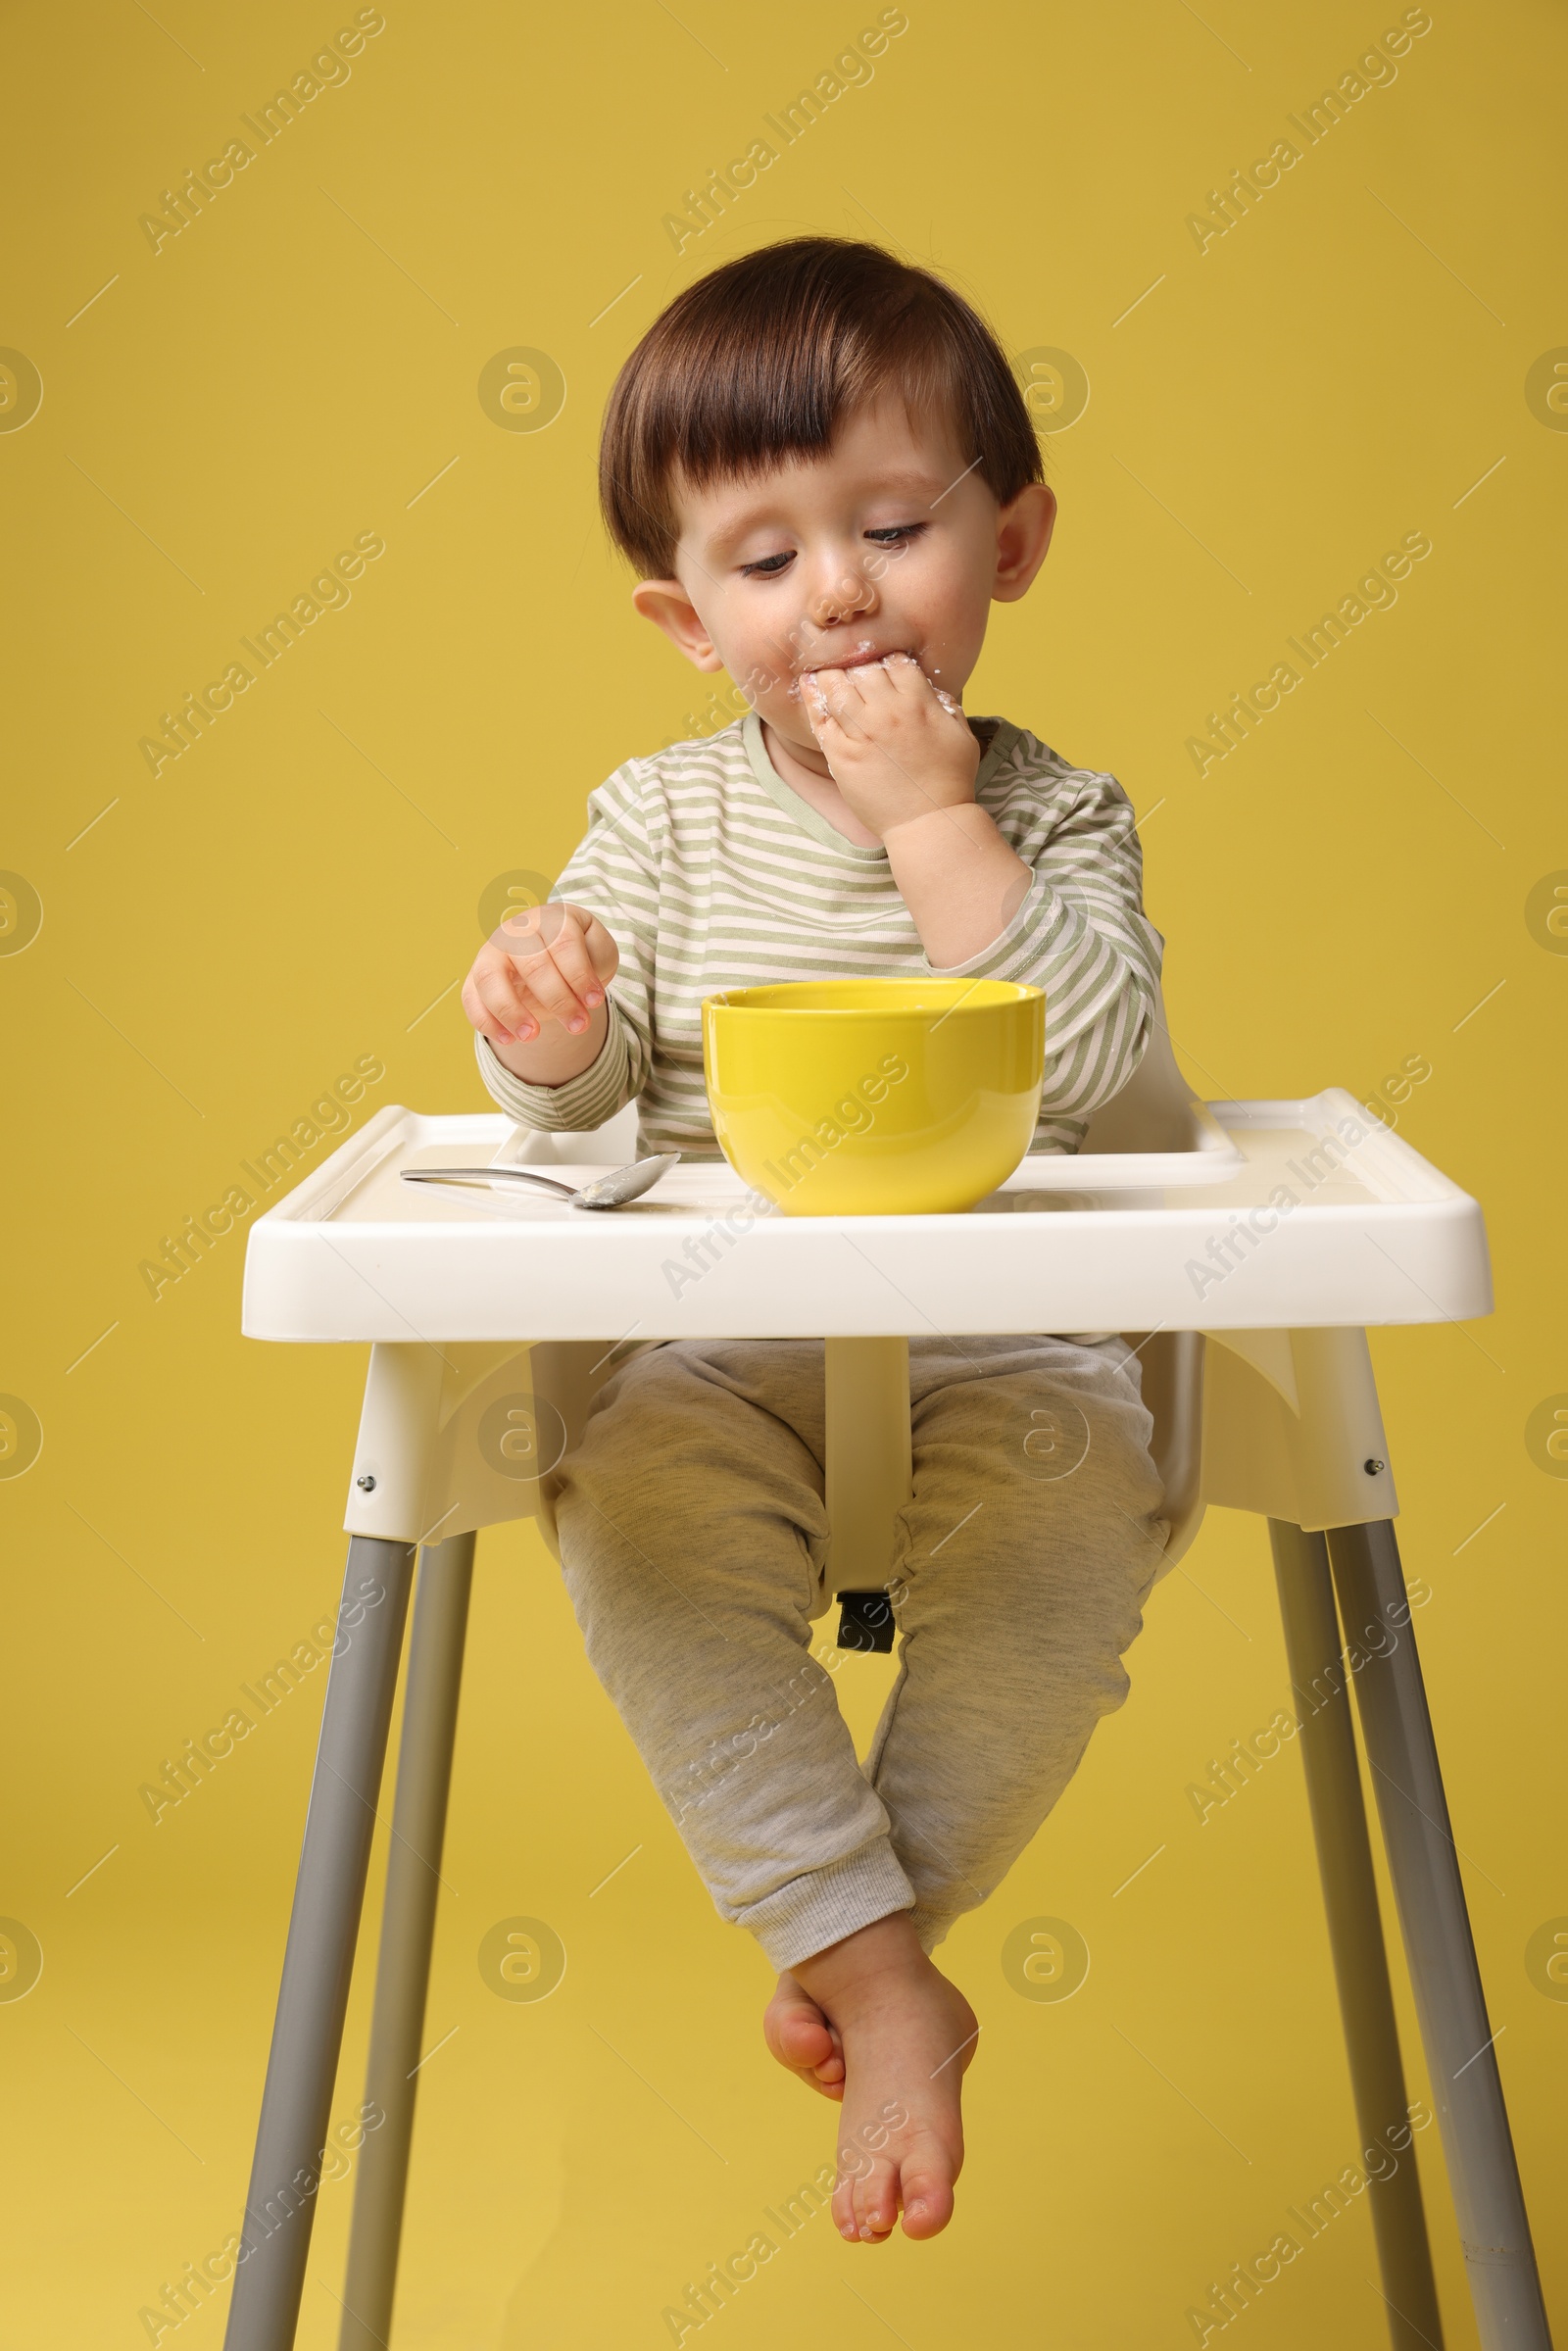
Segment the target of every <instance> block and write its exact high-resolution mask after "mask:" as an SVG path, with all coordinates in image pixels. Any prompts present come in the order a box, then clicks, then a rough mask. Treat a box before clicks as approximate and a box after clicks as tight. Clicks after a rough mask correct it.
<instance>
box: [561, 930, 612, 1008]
mask: <svg viewBox="0 0 1568 2351" xmlns="http://www.w3.org/2000/svg"><path fill="white" fill-rule="evenodd" d="M584 928H585V926H584V925H583V924H581V923H579V922H578V921H577V920H576V919H575V918H574V916H573V915H572V914H571V913H570V912H569V911H566V910H565V909H563V919H562V923H561V926H560V928H559V930H558V931H557V932H556V934H555V936H554V937H553V938H552V940H551V942H550V960H551V962H552V963H553V964H554V966H555V968H556V970H557V971H558V972H559V973H560V975H561V977H562V979H563V980H564V982H565V984H566V986H567V987H568V988H569V989H570V990H571V992H572V994H573V995H574V996H575V997H576V999H577V1001H578V1003H579V1004H581V1005H582V1006H583V1007H584V1009H585V1010H587V1011H590V1012H591V1011H592V1010H593V1009H594V1007H595V1005H596V1004H600V1003H601V1002H602V1001H603V998H604V993H605V983H604V981H603V980H602V979H601V977H600V975H599V972H598V969H597V968H596V966H595V963H594V959H593V956H592V955H590V954H589V952H588V942H587V940H586V938H585V937H584Z"/></svg>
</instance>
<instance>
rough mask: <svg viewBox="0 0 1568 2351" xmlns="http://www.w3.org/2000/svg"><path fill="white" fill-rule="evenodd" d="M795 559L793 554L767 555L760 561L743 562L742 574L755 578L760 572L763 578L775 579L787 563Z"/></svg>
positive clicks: (745, 576) (747, 577) (746, 577)
mask: <svg viewBox="0 0 1568 2351" xmlns="http://www.w3.org/2000/svg"><path fill="white" fill-rule="evenodd" d="M794 561H795V558H794V556H793V555H765V556H763V558H762V560H761V562H760V563H742V565H741V576H742V577H743V578H744V579H753V578H755V577H757V576H758V575H759V574H760V576H761V577H762V578H763V579H775V578H776V577H777V576H778V574H779V572H781V571H782V570H783V568H784V566H785V564H786V563H793V562H794Z"/></svg>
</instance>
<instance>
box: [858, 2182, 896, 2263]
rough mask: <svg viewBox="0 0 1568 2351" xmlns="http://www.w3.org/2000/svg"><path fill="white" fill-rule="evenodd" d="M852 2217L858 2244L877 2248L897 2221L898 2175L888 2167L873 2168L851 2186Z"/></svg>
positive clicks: (891, 2231) (889, 2234)
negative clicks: (852, 2194)
mask: <svg viewBox="0 0 1568 2351" xmlns="http://www.w3.org/2000/svg"><path fill="white" fill-rule="evenodd" d="M855 2217H856V2223H857V2229H858V2236H859V2239H860V2242H861V2243H862V2244H875V2245H880V2244H881V2243H883V2242H884V2240H885V2239H886V2238H888V2237H889V2236H891V2235H892V2233H893V2229H894V2225H895V2223H896V2222H897V2220H898V2217H899V2190H898V2175H897V2174H896V2173H895V2172H894V2170H893V2168H892V2166H891V2165H889V2164H881V2163H879V2164H877V2165H875V2166H874V2167H873V2169H872V2170H871V2172H870V2173H869V2174H868V2175H867V2177H866V2178H865V2179H863V2180H857V2181H856V2183H855Z"/></svg>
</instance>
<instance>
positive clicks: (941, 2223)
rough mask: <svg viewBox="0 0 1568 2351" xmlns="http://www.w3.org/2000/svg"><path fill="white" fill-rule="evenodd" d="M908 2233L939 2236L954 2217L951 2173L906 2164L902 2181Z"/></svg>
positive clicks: (906, 2230) (905, 2221)
mask: <svg viewBox="0 0 1568 2351" xmlns="http://www.w3.org/2000/svg"><path fill="white" fill-rule="evenodd" d="M901 2186H902V2192H903V2197H904V2233H905V2235H906V2236H912V2237H925V2236H935V2235H937V2234H938V2232H939V2231H940V2230H941V2229H946V2227H947V2225H948V2223H949V2222H950V2221H951V2220H952V2218H953V2180H952V2176H951V2174H950V2173H948V2172H946V2171H943V2170H937V2169H929V2168H926V2167H923V2166H921V2167H916V2166H914V2165H911V2164H906V2165H905V2167H904V2174H903V2179H902V2181H901Z"/></svg>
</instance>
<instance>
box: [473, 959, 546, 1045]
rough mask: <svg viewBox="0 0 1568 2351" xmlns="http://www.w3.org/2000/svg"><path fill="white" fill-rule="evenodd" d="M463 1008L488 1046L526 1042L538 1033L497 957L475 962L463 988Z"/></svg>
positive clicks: (535, 1025)
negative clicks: (490, 960)
mask: <svg viewBox="0 0 1568 2351" xmlns="http://www.w3.org/2000/svg"><path fill="white" fill-rule="evenodd" d="M463 1009H464V1011H465V1012H466V1014H467V1016H468V1019H469V1021H470V1022H471V1023H472V1025H473V1027H474V1028H476V1029H477V1030H478V1032H479V1034H480V1036H481V1037H487V1038H488V1039H489V1041H490V1043H491V1044H492V1045H505V1044H509V1043H511V1042H512V1041H513V1040H514V1039H520V1041H521V1042H522V1043H523V1044H524V1045H526V1044H528V1043H529V1042H530V1041H531V1039H532V1038H534V1037H535V1036H537V1035H538V1026H537V1023H536V1022H535V1021H534V1020H533V1019H532V1017H531V1015H529V1013H528V1012H527V1010H526V1008H525V1006H524V1004H523V1003H522V1000H521V998H520V997H519V995H518V993H517V990H516V988H515V984H514V981H513V978H512V975H511V973H510V971H509V970H508V969H507V968H506V967H505V966H504V964H503V963H502V962H501V961H500V959H499V958H498V959H497V960H496V961H495V962H490V963H485V962H480V963H476V964H475V965H474V967H473V969H472V971H470V972H469V974H468V976H467V979H466V981H465V982H464V987H463Z"/></svg>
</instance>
